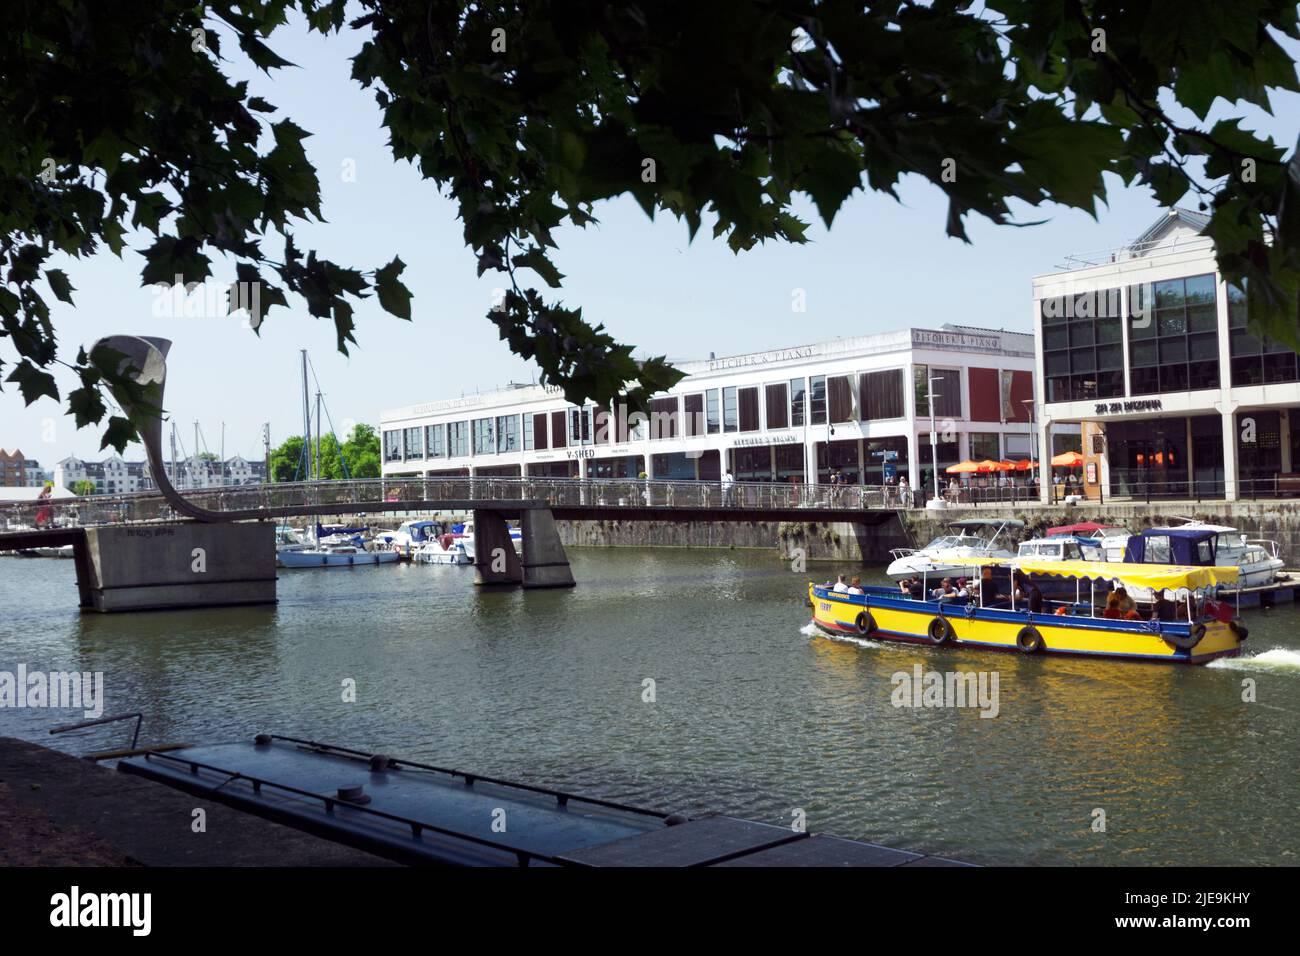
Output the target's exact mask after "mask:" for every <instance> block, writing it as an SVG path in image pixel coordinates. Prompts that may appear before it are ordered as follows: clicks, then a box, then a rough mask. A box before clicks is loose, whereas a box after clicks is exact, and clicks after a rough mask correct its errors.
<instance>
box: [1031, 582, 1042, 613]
mask: <svg viewBox="0 0 1300 956" xmlns="http://www.w3.org/2000/svg"><path fill="white" fill-rule="evenodd" d="M1029 613H1030V614H1042V613H1043V592H1042V591H1040V590H1038V585H1036V584H1031V585H1029Z"/></svg>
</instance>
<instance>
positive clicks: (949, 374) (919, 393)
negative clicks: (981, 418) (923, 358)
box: [913, 365, 961, 418]
mask: <svg viewBox="0 0 1300 956" xmlns="http://www.w3.org/2000/svg"><path fill="white" fill-rule="evenodd" d="M930 379H934V383H933V386H934V415H935V417H936V418H961V370H960V369H955V368H932V367H930V366H928V365H918V366H916V368H915V371H914V372H913V385H914V387H915V389H916V417H917V418H921V417H928V416H929V414H930V402H929V397H930V387H931V382H930Z"/></svg>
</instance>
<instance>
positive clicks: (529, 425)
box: [524, 415, 533, 451]
mask: <svg viewBox="0 0 1300 956" xmlns="http://www.w3.org/2000/svg"><path fill="white" fill-rule="evenodd" d="M532 450H533V416H532V415H525V416H524V451H532Z"/></svg>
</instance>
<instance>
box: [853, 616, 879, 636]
mask: <svg viewBox="0 0 1300 956" xmlns="http://www.w3.org/2000/svg"><path fill="white" fill-rule="evenodd" d="M855 623H856V624H857V628H858V633H859V634H861V635H862V636H863V637H866V636H867V635H868V634H871V633H872V632H873V631H875V629H876V619H875V618H873V617H872V616H871V613H870V612H869V611H863V612H861V613H860V614H859V615H858V619H857V621H856V622H855Z"/></svg>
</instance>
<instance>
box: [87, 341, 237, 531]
mask: <svg viewBox="0 0 1300 956" xmlns="http://www.w3.org/2000/svg"><path fill="white" fill-rule="evenodd" d="M171 347H172V343H171V341H170V340H168V339H158V338H153V337H152V336H145V335H110V336H107V337H106V338H102V339H100V340H99V341H98V342H96V343H95V344H94V345H93V346H92V347H91V354H92V355H93V354H94V352H95V351H96V350H98V349H101V348H102V349H111V350H112V351H114V352H118V353H120V354H121V355H122V358H121V359H120V360H119V364H118V368H117V371H118V372H119V373H122V372H124V371H125V373H126V375H127V377H128V378H130V379H131V380H132V381H134V382H136V383H137V384H138V385H142V386H149V385H156V386H157V392H156V395H157V402H158V404H157V406H156V407H149V408H141V407H139V406H138V405H136V404H135V403H134V402H133V401H132V399H131V396H129V395H124V394H122V393H121V392H120V391H119V390H118V389H115V388H113V387H112V386H111V385H110V386H109V392H110V393H111V394H112V396H113V399H114V400H115V401H116V402H117V403H118V405H120V406H122V411H124V412H125V413H126V415H127V417H128V418H130V419H131V421H132V422H133V423H134V424H135V427H136V430H137V431H138V432H139V433H140V441H141V442H143V443H144V450H145V454H146V455H148V457H149V467H150V469H151V470H152V471H153V480H154V483H155V484H156V485H157V486H158V490H159V491H160V492H161V493H162V496H163V497H164V498H166V499H167V503H168V504H169V505H171V506H172V508H173V509H174V510H175V511H176V512H177V513H178V514H183V515H185V516H186V517H189V518H194V519H195V520H197V521H229V520H230V519H231V517H232V514H230V513H225V514H223V513H222V512H219V511H209V510H208V509H206V508H200V507H199V506H198V505H196V504H192V503H191V502H189V501H186V500H185V498H184V497H182V496H181V493H180V492H179V491H177V490H176V489H175V488H174V487H172V483H171V479H170V477H168V475H167V464H166V461H165V460H164V459H163V453H162V408H163V390H164V389H165V388H166V386H167V352H168V351H169V350H170V349H171ZM196 454H197V452H196Z"/></svg>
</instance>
